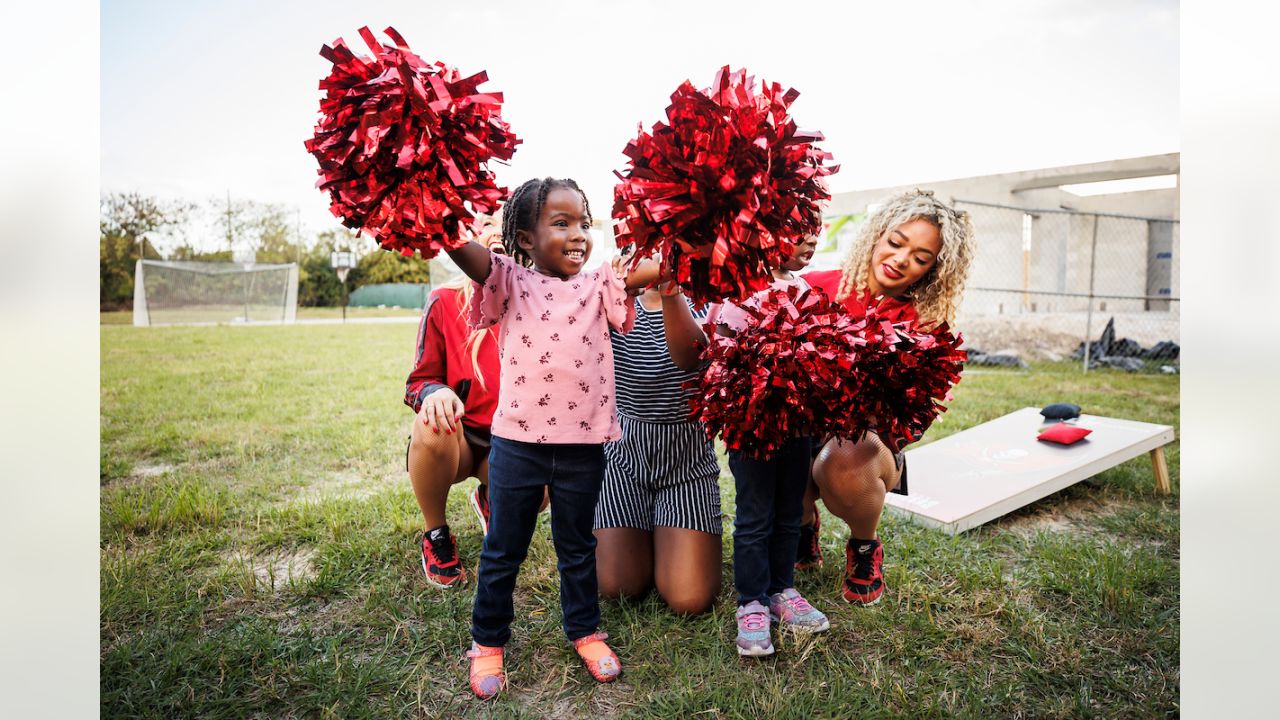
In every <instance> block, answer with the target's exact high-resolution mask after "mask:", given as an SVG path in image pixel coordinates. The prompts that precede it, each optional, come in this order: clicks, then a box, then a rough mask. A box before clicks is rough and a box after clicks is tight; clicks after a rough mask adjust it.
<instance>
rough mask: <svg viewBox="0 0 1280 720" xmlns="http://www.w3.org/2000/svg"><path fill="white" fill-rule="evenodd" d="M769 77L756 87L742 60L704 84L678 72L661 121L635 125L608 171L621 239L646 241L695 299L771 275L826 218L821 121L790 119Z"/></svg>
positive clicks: (785, 98) (741, 289)
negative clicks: (622, 163) (624, 163)
mask: <svg viewBox="0 0 1280 720" xmlns="http://www.w3.org/2000/svg"><path fill="white" fill-rule="evenodd" d="M799 95H800V94H799V93H798V92H796V91H795V90H794V89H792V90H786V91H784V90H783V89H782V86H781V85H778V84H777V83H764V84H763V87H762V88H760V89H759V90H757V88H756V84H755V78H754V77H751V76H749V75H747V73H746V70H738V71H736V72H730V71H729V67H728V66H725V67H723V68H721V69H720V71H719V72H718V73H717V74H716V78H715V81H714V82H713V83H712V85H711V87H710V88H708V89H705V90H698V89H696V88H694V86H693V85H692V84H691V83H690V82H689V81H685V82H684V83H683V84H682V85H681V86H680V87H679V88H677V89H676V91H675V93H674V94H672V96H671V105H670V106H669V107H668V108H667V122H666V123H662V122H659V123H656V124H655V125H654V126H653V129H652V131H650V132H645V131H644V130H643V129H641V130H640V133H639V136H638V137H637V138H636V139H635V140H633V141H631V142H630V143H629V144H628V145H627V147H626V149H625V150H623V153H624V154H625V155H626V156H627V157H628V158H629V159H630V160H629V164H630V167H629V168H627V169H626V171H625V172H618V173H615V174H616V175H617V176H618V178H619V180H620V182H619V183H618V184H617V185H616V186H615V188H614V204H613V217H614V219H615V239H616V240H617V243H618V247H625V246H626V245H628V244H631V243H634V244H635V246H636V250H637V252H636V257H637V258H642V257H646V256H648V255H650V254H651V253H653V252H654V251H660V252H661V253H662V256H663V263H664V270H665V271H666V273H667V274H668V275H669V276H670V277H672V278H674V279H675V280H676V282H677V283H679V285H680V286H681V287H682V288H683V289H684V290H685V292H686V294H688V295H689V296H690V297H691V298H693V299H694V300H696V301H699V302H703V301H710V300H719V299H723V298H745V297H747V296H749V295H751V294H752V293H754V292H757V291H759V290H763V289H764V288H766V287H768V286H769V284H770V282H771V276H770V270H771V269H772V268H775V267H778V266H780V265H781V264H782V263H783V262H784V261H786V260H787V259H788V258H789V257H791V254H792V252H793V251H794V248H795V244H796V242H797V241H798V240H802V239H804V238H806V237H809V236H812V235H816V234H818V233H819V232H821V229H822V210H821V207H820V203H821V202H823V201H825V200H828V199H830V194H829V193H828V192H827V188H826V182H825V180H824V179H823V178H824V177H825V176H827V175H830V174H832V173H834V172H836V171H837V170H838V169H839V166H838V165H826V164H825V163H826V161H828V160H830V159H831V154H830V153H827V152H823V151H821V150H819V149H818V148H816V147H815V146H814V144H813V143H814V142H815V141H818V140H822V139H823V138H822V134H821V133H818V132H805V131H801V130H798V129H797V128H796V123H795V121H794V120H792V119H791V118H790V117H789V116H788V114H787V110H788V108H789V107H790V106H791V103H793V102H794V101H795V99H796V98H797V97H799Z"/></svg>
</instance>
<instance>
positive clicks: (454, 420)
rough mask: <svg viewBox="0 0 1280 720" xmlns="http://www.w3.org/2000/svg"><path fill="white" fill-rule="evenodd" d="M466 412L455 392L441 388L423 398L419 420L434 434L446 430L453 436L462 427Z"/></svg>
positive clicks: (446, 432) (447, 433)
mask: <svg viewBox="0 0 1280 720" xmlns="http://www.w3.org/2000/svg"><path fill="white" fill-rule="evenodd" d="M464 410H465V408H464V407H463V404H462V400H460V399H458V396H457V394H455V393H454V392H453V390H450V389H449V388H447V387H446V388H440V389H439V390H436V391H435V392H433V393H431V394H430V395H428V396H426V397H425V398H423V400H422V409H420V410H418V420H419V421H421V422H422V424H423V425H426V426H427V427H429V428H431V431H432V432H434V433H437V434H439V433H440V430H441V429H444V432H445V434H446V435H452V434H453V433H454V431H456V430H458V429H459V427H460V425H461V422H462V416H463V415H464V414H465V412H464Z"/></svg>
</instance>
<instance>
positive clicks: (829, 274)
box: [802, 269, 917, 322]
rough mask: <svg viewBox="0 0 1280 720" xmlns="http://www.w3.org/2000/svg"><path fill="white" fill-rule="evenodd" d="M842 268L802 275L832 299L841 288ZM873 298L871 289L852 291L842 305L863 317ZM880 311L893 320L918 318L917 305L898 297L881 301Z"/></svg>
mask: <svg viewBox="0 0 1280 720" xmlns="http://www.w3.org/2000/svg"><path fill="white" fill-rule="evenodd" d="M842 274H843V273H841V271H840V270H838V269H837V270H814V271H813V272H807V273H805V274H804V275H803V276H802V277H804V279H805V280H808V281H809V284H810V285H812V286H814V287H816V288H822V291H823V292H825V293H826V294H827V297H830V298H831V299H832V300H835V299H836V292H837V291H839V290H840V276H841V275H842ZM870 300H871V291H869V290H868V291H865V292H863V293H862V295H861V296H860V297H859V296H858V294H857V293H850V294H849V297H847V298H845V299H844V300H843V301H841V303H840V304H841V305H843V306H844V308H845V309H846V310H848V311H849V313H850V314H852V315H853V316H854V317H855V318H861V317H862V316H863V315H866V308H867V304H868V303H869V302H870ZM879 307H880V313H881V316H882V317H886V318H888V319H889V320H891V321H892V322H902V321H904V320H914V319H916V317H917V316H916V307H915V306H914V305H912V304H911V303H910V302H908V301H906V300H898V299H896V298H884V299H882V300H881V301H880V305H879Z"/></svg>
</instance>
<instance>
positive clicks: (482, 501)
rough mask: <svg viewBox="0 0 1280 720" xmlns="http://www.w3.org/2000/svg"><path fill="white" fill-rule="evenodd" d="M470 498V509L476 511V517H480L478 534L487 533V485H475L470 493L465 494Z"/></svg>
mask: <svg viewBox="0 0 1280 720" xmlns="http://www.w3.org/2000/svg"><path fill="white" fill-rule="evenodd" d="M467 497H468V498H469V499H470V500H471V509H472V510H475V511H476V517H478V518H480V534H481V535H488V534H489V486H488V485H485V484H483V483H481V484H479V485H476V486H475V489H473V490H472V491H471V494H470V495H468V496H467Z"/></svg>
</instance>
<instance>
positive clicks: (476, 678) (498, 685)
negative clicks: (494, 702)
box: [467, 642, 507, 700]
mask: <svg viewBox="0 0 1280 720" xmlns="http://www.w3.org/2000/svg"><path fill="white" fill-rule="evenodd" d="M467 657H469V658H471V677H470V679H471V692H473V693H475V694H476V697H478V698H480V699H481V700H488V699H489V698H491V697H493V696H494V695H497V694H498V693H500V692H502V689H503V688H505V687H506V686H507V675H506V673H504V672H503V671H502V648H501V647H489V646H487V645H480V644H478V643H475V642H473V643H471V649H470V650H468V651H467Z"/></svg>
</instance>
